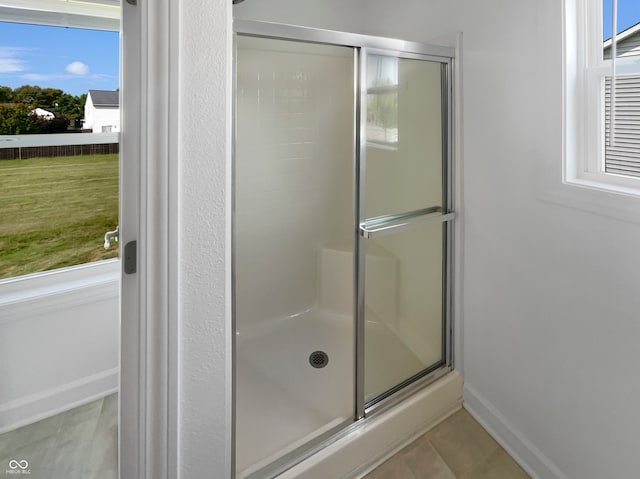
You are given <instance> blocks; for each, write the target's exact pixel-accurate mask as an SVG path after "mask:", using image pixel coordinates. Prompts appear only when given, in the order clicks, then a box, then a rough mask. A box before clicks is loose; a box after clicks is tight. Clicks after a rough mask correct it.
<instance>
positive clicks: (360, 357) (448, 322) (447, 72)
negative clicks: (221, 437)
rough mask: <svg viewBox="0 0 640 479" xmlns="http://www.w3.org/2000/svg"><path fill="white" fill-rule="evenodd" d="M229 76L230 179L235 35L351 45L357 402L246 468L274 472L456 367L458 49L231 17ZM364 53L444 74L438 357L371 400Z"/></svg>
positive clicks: (251, 478)
mask: <svg viewBox="0 0 640 479" xmlns="http://www.w3.org/2000/svg"><path fill="white" fill-rule="evenodd" d="M233 27H234V63H233V66H234V74H233V75H234V76H233V118H234V121H233V141H234V146H233V153H232V155H233V163H232V164H233V167H232V176H233V184H235V179H236V178H235V164H236V163H235V161H236V155H235V153H236V148H235V141H236V104H235V102H236V87H237V68H236V57H237V55H236V54H235V51H236V48H237V42H236V41H235V36H236V35H242V36H251V37H261V38H269V39H277V40H289V41H297V42H305V43H316V44H324V45H333V46H341V47H350V48H353V52H354V105H353V108H354V110H353V111H354V118H355V122H354V128H355V131H354V144H353V167H354V201H353V204H354V255H353V256H354V285H353V291H354V298H355V301H354V318H355V321H354V333H355V334H354V337H355V345H354V346H355V355H356V357H355V368H354V369H355V371H354V374H355V378H354V379H355V382H354V384H355V388H354V389H355V398H354V399H355V410H354V416H353V420H349V421H347V422H344V423H342V424H339V425H338V426H336V427H334V428H332V429H331V430H329V431H326V432H325V433H323V434H321V435H319V436H318V437H316V438H315V439H313V440H311V441H310V442H308V443H307V444H304V445H302V446H300V447H299V448H297V449H295V450H293V451H291V452H290V453H288V454H286V455H284V456H282V457H280V458H279V459H278V460H276V461H275V462H273V463H271V464H269V465H267V466H266V467H264V468H262V469H260V470H258V471H256V472H254V473H252V474H250V475H249V476H247V479H258V478H263V479H264V478H274V477H276V476H278V475H279V474H282V473H283V472H285V471H287V470H288V469H290V468H292V467H294V466H295V465H297V464H299V463H300V462H302V461H304V460H305V459H307V458H309V457H310V456H312V455H313V454H315V453H317V452H319V451H320V450H322V449H324V448H325V447H327V446H329V445H331V444H333V443H335V442H336V441H338V440H340V439H341V438H344V437H345V436H347V435H349V434H351V433H353V432H354V431H356V430H357V429H358V428H361V427H363V426H365V425H366V424H367V422H368V420H369V419H370V418H371V417H374V416H376V415H378V414H379V413H381V412H383V411H385V410H388V409H389V408H392V407H393V406H395V405H397V404H398V403H400V402H401V401H403V400H405V399H407V398H408V397H410V396H412V395H413V394H414V393H416V392H417V391H419V390H421V389H423V388H425V387H426V386H428V385H429V384H432V383H433V382H435V381H437V380H438V379H440V378H441V377H443V376H445V375H446V374H447V373H449V372H450V371H451V370H452V369H453V367H454V354H453V353H454V351H453V304H454V302H453V285H454V278H453V247H454V221H453V220H454V217H455V213H454V211H455V205H454V191H453V190H454V188H453V186H454V182H453V173H454V172H453V145H454V142H453V111H454V108H453V105H454V98H453V92H454V88H453V83H454V73H455V72H454V58H455V49H453V48H449V47H443V46H436V45H427V44H422V43H416V42H410V41H405V40H399V39H392V38H383V37H376V36H369V35H360V34H354V33H346V32H338V31H331V30H322V29H316V28H307V27H298V26H292V25H283V24H276V23H266V22H255V21H247V20H235V21H234V25H233ZM369 53H372V54H383V55H387V56H395V57H398V58H408V59H417V60H427V61H432V62H438V63H440V65H441V76H442V82H441V84H442V126H443V135H442V159H443V162H442V165H443V178H444V180H443V185H442V188H443V198H442V201H443V205H442V208H441V211H439V213H441V216H442V218H441V220H440V221H442V223H443V224H444V227H443V297H442V304H443V358H442V360H441V361H440V362H439V363H437V364H436V365H434V366H432V367H431V368H429V369H426V370H424V371H422V372H420V373H419V374H416V375H415V376H413V377H411V378H409V379H407V380H406V381H403V382H402V383H401V384H399V385H397V386H396V387H394V388H393V389H391V390H390V391H387V392H385V393H384V394H382V395H381V396H379V397H377V398H375V399H374V400H372V401H369V402H366V401H365V392H364V386H365V384H364V281H360V280H359V278H361V277H363V275H364V268H365V260H364V255H362V254H361V249H362V247H363V243H362V242H363V241H364V238H365V236H364V235H363V234H362V226H363V221H364V204H363V203H364V194H365V191H364V185H365V182H364V180H365V162H366V159H365V154H366V131H365V128H366V125H364V124H361V122H360V118H361V117H362V116H363V114H366V112H363V109H364V108H365V106H366V99H364V98H363V96H366V91H365V90H366V85H364V81H365V78H364V75H362V72H363V71H364V70H363V68H364V67H365V66H366V58H367V55H368V54H369ZM232 225H233V226H232V244H235V238H236V231H235V225H236V221H235V199H234V203H233V206H232ZM235 263H236V262H235V251H232V270H233V271H232V278H233V284H232V290H231V291H232V292H231V294H232V304H233V306H232V314H233V318H232V325H233V331H235V330H236V313H235V311H236V307H235V304H236V291H235ZM235 364H236V346H235V333H234V345H233V402H234V407H233V418H232V439H233V447H232V456H233V458H232V460H233V464H234V466H233V467H232V471H233V472H232V473H233V475H234V477H235V475H236V471H235V414H236V412H235V398H236V384H235V383H236V379H235V375H236V370H235Z"/></svg>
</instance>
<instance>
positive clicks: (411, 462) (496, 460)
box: [363, 409, 529, 479]
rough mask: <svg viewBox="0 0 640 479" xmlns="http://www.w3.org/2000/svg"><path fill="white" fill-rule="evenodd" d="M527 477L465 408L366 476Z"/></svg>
mask: <svg viewBox="0 0 640 479" xmlns="http://www.w3.org/2000/svg"><path fill="white" fill-rule="evenodd" d="M427 478H428V479H528V478H529V475H528V474H527V473H526V472H524V470H523V469H522V468H521V467H520V466H519V465H518V464H517V463H516V462H515V461H514V460H513V459H512V458H511V456H509V454H507V452H506V451H505V450H504V449H502V447H500V445H499V444H498V443H497V442H496V441H495V440H494V439H493V438H492V437H491V436H490V435H489V434H488V433H487V432H486V431H485V430H484V429H483V428H482V426H480V424H478V422H477V421H476V420H475V419H473V418H472V417H471V415H470V414H469V413H468V412H467V411H465V410H464V409H462V410H460V411H458V412H457V413H455V414H454V415H452V416H451V417H449V418H448V419H447V420H445V421H444V422H442V423H441V424H439V425H438V426H436V427H435V428H433V429H432V430H431V431H429V432H427V433H426V434H424V435H423V436H421V437H419V438H418V439H416V440H415V441H414V442H412V443H411V444H409V445H408V446H407V447H405V448H404V449H402V450H401V451H400V452H398V453H397V454H395V455H394V456H392V457H391V458H390V459H388V460H387V461H386V462H384V463H383V464H381V465H380V466H379V467H377V468H376V469H374V470H373V471H371V472H370V473H369V474H367V475H366V476H365V477H364V478H363V479H427Z"/></svg>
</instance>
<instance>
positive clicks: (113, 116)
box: [91, 108, 120, 133]
mask: <svg viewBox="0 0 640 479" xmlns="http://www.w3.org/2000/svg"><path fill="white" fill-rule="evenodd" d="M92 117H93V124H92V125H91V128H93V133H115V132H118V131H120V108H94V110H93V115H92ZM103 127H110V130H109V131H102V129H103Z"/></svg>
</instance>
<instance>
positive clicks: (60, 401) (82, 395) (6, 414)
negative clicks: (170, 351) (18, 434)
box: [0, 368, 119, 434]
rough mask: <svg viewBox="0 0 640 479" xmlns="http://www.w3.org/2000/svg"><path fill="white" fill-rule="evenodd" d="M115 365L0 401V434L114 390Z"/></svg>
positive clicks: (116, 384) (115, 380)
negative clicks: (39, 390)
mask: <svg viewBox="0 0 640 479" xmlns="http://www.w3.org/2000/svg"><path fill="white" fill-rule="evenodd" d="M118 375H119V368H113V369H108V370H106V371H102V372H100V373H97V374H94V375H91V376H88V377H85V378H82V379H78V380H76V381H73V382H70V383H67V384H63V385H61V386H58V387H55V388H51V389H47V390H45V391H42V392H39V393H36V394H31V395H29V396H25V397H22V398H20V399H17V400H14V401H10V402H7V403H5V404H0V434H2V433H4V432H7V431H12V430H14V429H17V428H19V427H22V426H26V425H27V424H31V423H34V422H36V421H40V420H41V419H45V418H47V417H50V416H53V415H55V414H59V413H61V412H64V411H68V410H69V409H73V408H74V407H77V406H81V405H82V404H86V403H88V402H91V401H95V400H96V399H100V398H101V397H104V396H107V395H109V394H112V393H114V392H116V391H117V390H118Z"/></svg>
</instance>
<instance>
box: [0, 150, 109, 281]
mask: <svg viewBox="0 0 640 479" xmlns="http://www.w3.org/2000/svg"><path fill="white" fill-rule="evenodd" d="M117 224H118V155H92V156H71V157H61V158H33V159H29V160H0V278H10V277H13V276H20V275H24V274H29V273H36V272H39V271H47V270H51V269H56V268H63V267H65V266H72V265H77V264H83V263H89V262H91V261H97V260H101V259H107V258H113V257H116V256H117V255H118V252H117V247H114V246H112V247H111V249H109V250H108V251H105V249H104V247H103V242H104V234H105V232H107V231H108V230H113V229H115V227H116V225H117ZM116 244H117V243H116Z"/></svg>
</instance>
